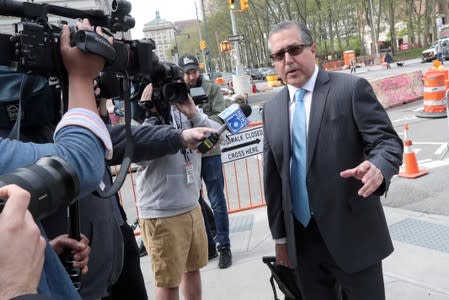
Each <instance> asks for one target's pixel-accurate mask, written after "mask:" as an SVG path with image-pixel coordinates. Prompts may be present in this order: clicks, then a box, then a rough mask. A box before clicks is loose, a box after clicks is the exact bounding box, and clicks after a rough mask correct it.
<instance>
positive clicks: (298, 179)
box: [290, 89, 310, 227]
mask: <svg viewBox="0 0 449 300" xmlns="http://www.w3.org/2000/svg"><path fill="white" fill-rule="evenodd" d="M305 93H306V90H304V89H298V90H297V91H296V93H295V102H296V103H295V111H294V112H293V118H292V150H291V152H292V165H291V170H290V187H291V192H292V204H293V212H294V214H295V217H296V219H298V221H299V222H300V223H301V224H302V225H303V226H304V227H307V224H309V222H310V207H309V195H308V193H307V185H306V174H307V167H306V162H307V132H306V126H307V124H306V112H305V109H304V95H305Z"/></svg>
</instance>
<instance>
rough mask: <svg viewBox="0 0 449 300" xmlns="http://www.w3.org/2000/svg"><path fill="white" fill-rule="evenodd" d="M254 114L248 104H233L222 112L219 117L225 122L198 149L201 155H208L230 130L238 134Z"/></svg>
mask: <svg viewBox="0 0 449 300" xmlns="http://www.w3.org/2000/svg"><path fill="white" fill-rule="evenodd" d="M251 112H252V109H251V106H249V105H248V104H245V103H243V104H240V106H239V105H237V104H233V105H231V106H229V107H228V108H226V109H225V110H224V111H222V112H221V113H220V114H219V115H218V116H219V117H220V118H221V119H222V120H223V121H224V124H223V126H221V127H220V128H219V129H218V130H217V132H212V133H210V134H209V135H208V136H207V137H206V138H205V139H204V140H203V141H202V142H201V143H200V144H199V145H198V146H197V149H198V151H200V152H201V153H206V152H208V151H209V150H210V149H212V147H213V146H214V145H215V144H216V143H217V142H218V140H219V139H220V135H221V134H222V133H223V132H224V131H225V130H226V129H228V130H229V131H230V132H232V133H234V134H235V133H238V132H239V131H240V130H242V129H243V128H245V127H246V126H248V124H249V121H248V119H247V118H246V117H248V116H250V115H251Z"/></svg>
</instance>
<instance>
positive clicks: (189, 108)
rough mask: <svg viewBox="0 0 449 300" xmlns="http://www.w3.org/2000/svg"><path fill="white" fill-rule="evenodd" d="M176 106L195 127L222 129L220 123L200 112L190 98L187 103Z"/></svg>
mask: <svg viewBox="0 0 449 300" xmlns="http://www.w3.org/2000/svg"><path fill="white" fill-rule="evenodd" d="M175 106H176V108H177V109H178V110H179V111H180V112H182V113H183V114H184V115H185V116H186V117H187V118H188V119H189V120H190V121H192V124H193V127H209V128H213V129H215V130H218V129H219V128H220V127H221V126H220V124H219V123H217V122H215V121H213V120H212V119H210V118H208V116H207V115H206V114H205V113H203V112H200V111H198V109H197V108H196V106H195V103H194V102H193V100H192V98H191V97H190V96H189V99H188V100H187V101H184V102H179V103H176V104H175Z"/></svg>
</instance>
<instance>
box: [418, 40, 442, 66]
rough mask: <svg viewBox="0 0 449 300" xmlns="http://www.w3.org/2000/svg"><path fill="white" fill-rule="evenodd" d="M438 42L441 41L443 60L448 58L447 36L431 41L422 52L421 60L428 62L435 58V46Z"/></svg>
mask: <svg viewBox="0 0 449 300" xmlns="http://www.w3.org/2000/svg"><path fill="white" fill-rule="evenodd" d="M438 43H441V45H442V47H443V57H444V59H445V60H449V38H444V39H439V40H437V41H434V42H432V44H431V45H430V47H429V48H427V49H426V50H424V51H423V52H422V61H423V62H429V61H432V60H435V59H436V58H437V52H436V50H435V47H436V45H437V44H438Z"/></svg>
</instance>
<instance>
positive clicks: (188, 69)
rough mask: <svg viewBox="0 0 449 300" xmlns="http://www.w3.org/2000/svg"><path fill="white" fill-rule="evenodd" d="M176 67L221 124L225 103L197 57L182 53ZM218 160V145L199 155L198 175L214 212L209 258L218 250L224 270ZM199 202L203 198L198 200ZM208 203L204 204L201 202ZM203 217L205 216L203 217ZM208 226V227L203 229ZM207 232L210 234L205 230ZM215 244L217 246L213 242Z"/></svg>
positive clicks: (225, 239) (225, 223)
mask: <svg viewBox="0 0 449 300" xmlns="http://www.w3.org/2000/svg"><path fill="white" fill-rule="evenodd" d="M178 64H179V66H180V67H182V68H183V69H184V82H185V83H186V84H187V85H188V86H189V87H190V88H195V87H202V88H203V89H204V93H205V95H206V96H207V97H208V100H207V102H205V103H202V104H199V105H198V107H199V109H200V110H201V111H202V112H203V113H205V114H206V115H207V116H208V117H209V118H210V119H211V120H213V121H215V122H218V123H220V124H221V123H223V121H222V120H220V118H219V117H218V114H219V113H220V112H222V111H223V110H224V109H225V102H224V98H223V95H222V94H221V90H220V87H219V86H218V85H216V84H215V83H213V82H210V81H207V80H205V79H204V78H203V77H202V76H201V74H200V70H199V63H198V59H197V58H196V57H195V56H193V55H190V54H186V55H183V56H181V58H180V59H179V63H178ZM221 166H222V162H221V149H220V147H219V146H218V147H217V148H216V149H215V150H212V151H210V152H208V153H206V154H203V156H202V162H201V177H202V178H203V180H204V183H205V184H206V189H207V196H208V198H209V201H210V204H211V206H212V210H213V212H214V220H215V228H216V237H215V241H209V258H213V257H216V256H217V250H218V252H219V253H220V257H219V260H218V267H219V268H220V269H226V268H228V267H230V266H231V265H232V253H231V240H230V239H229V217H228V208H227V205H226V198H225V195H224V191H223V190H224V177H223V171H222V168H221ZM200 201H202V200H201V199H200ZM203 205H207V204H205V203H204V204H203ZM204 217H206V216H204ZM206 229H207V228H206ZM208 234H209V235H210V233H208ZM215 244H216V245H215Z"/></svg>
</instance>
